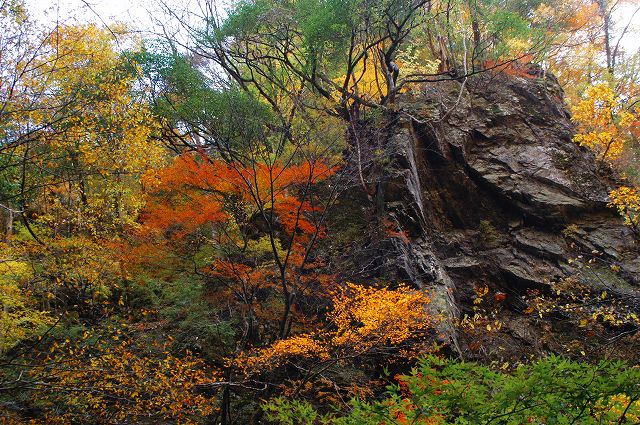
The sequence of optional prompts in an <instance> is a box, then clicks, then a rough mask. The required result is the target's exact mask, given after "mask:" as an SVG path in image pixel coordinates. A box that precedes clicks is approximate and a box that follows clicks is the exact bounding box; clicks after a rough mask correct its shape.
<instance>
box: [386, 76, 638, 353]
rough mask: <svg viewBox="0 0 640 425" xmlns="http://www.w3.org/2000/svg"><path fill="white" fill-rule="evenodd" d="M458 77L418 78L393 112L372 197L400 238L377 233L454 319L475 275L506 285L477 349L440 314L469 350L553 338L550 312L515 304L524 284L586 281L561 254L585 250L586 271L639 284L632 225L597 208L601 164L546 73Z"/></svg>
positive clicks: (395, 273) (602, 188)
mask: <svg viewBox="0 0 640 425" xmlns="http://www.w3.org/2000/svg"><path fill="white" fill-rule="evenodd" d="M460 87H461V84H460V83H459V82H455V81H454V82H450V83H446V84H436V85H424V86H420V87H418V88H414V89H413V91H412V92H411V93H407V94H404V95H402V96H400V98H399V99H398V101H397V104H396V112H395V113H394V114H392V119H390V120H389V122H390V123H391V124H388V126H387V133H386V144H387V145H386V146H385V147H384V149H385V153H386V156H387V157H388V164H387V165H386V166H385V167H384V171H382V172H378V173H379V174H380V175H379V176H378V179H379V180H380V182H381V183H380V185H379V191H381V193H379V194H378V196H382V198H383V199H384V215H385V217H387V220H392V221H393V222H395V223H397V225H398V227H399V228H400V229H401V230H403V231H405V232H406V234H408V238H393V237H392V238H390V239H389V240H387V242H386V244H387V246H386V248H385V249H386V250H387V251H386V252H387V254H386V255H385V258H386V271H387V276H391V277H392V278H393V279H396V280H401V281H405V282H406V281H409V282H412V283H413V284H415V285H417V286H420V287H424V288H432V289H433V290H434V299H435V304H436V305H437V306H438V307H439V308H440V309H441V310H443V311H446V312H447V314H448V316H449V318H450V319H451V322H453V321H454V320H455V319H456V318H460V317H461V316H462V315H464V314H465V313H466V314H471V312H472V306H473V301H474V299H475V298H476V289H475V288H481V287H484V286H487V287H489V288H490V294H496V293H498V291H500V292H502V293H504V294H506V299H505V300H504V301H503V302H502V303H501V304H499V305H496V308H497V309H499V310H500V315H501V317H502V318H503V319H504V322H505V326H504V328H503V329H502V331H501V332H500V334H499V335H498V336H497V337H495V338H494V339H493V342H492V343H490V344H486V346H484V347H481V350H483V351H482V352H481V353H479V352H478V348H477V347H476V348H475V349H474V347H471V345H473V344H471V343H470V341H471V340H470V339H469V338H468V337H467V336H465V335H464V332H462V333H460V332H458V331H457V330H456V328H455V327H454V326H452V325H451V326H445V328H446V329H447V332H448V334H449V336H450V338H451V342H452V343H453V344H452V347H453V348H455V350H459V351H460V352H461V354H462V355H463V356H465V357H475V356H478V357H480V356H482V357H484V358H495V359H503V358H504V359H508V358H513V357H518V356H524V355H527V354H529V353H530V352H532V351H536V352H545V351H560V350H561V349H563V348H564V345H565V344H566V343H567V341H568V340H569V339H570V338H569V337H568V336H567V335H568V334H567V333H566V332H565V333H564V334H563V335H562V336H558V338H556V340H554V339H553V338H549V336H548V335H547V334H549V333H551V334H553V332H549V326H551V325H550V324H549V322H544V321H542V320H539V319H538V318H537V317H536V318H534V317H530V316H528V315H526V314H524V313H523V312H522V311H523V310H524V309H525V308H526V305H525V303H524V301H523V295H525V294H526V292H527V291H528V290H530V289H538V290H540V291H545V290H548V288H549V283H550V282H556V281H559V280H561V279H563V278H566V277H569V276H579V278H580V279H582V281H583V282H587V283H589V278H588V276H586V275H585V273H584V268H580V267H576V266H575V264H576V263H572V264H570V262H569V259H572V258H576V257H577V256H578V255H581V254H582V255H584V256H585V257H583V259H584V260H586V259H587V257H588V256H592V257H594V258H596V260H594V261H595V262H594V264H593V265H592V269H590V270H591V271H592V272H593V271H594V270H595V271H597V270H600V269H603V270H604V269H606V270H609V269H608V267H609V266H611V265H615V267H614V268H615V269H617V268H619V269H620V272H619V276H621V277H620V278H618V277H616V278H615V279H612V280H610V281H602V279H601V277H598V279H597V280H598V281H599V282H591V283H593V285H595V286H597V285H603V286H604V287H607V288H608V289H609V290H610V291H611V290H612V291H616V290H619V291H621V292H620V293H628V294H635V295H637V294H638V285H639V284H640V272H639V271H640V260H638V249H637V246H636V241H635V238H634V235H633V234H632V232H631V231H630V229H629V228H627V227H625V226H624V225H623V223H622V220H621V219H620V218H619V217H618V216H617V215H616V213H615V211H613V210H611V209H610V208H608V207H607V203H608V193H609V191H610V187H611V186H612V185H613V183H612V182H611V181H610V177H607V176H603V175H602V174H603V173H605V171H603V168H602V167H600V168H599V167H598V166H597V163H596V161H595V159H594V157H593V155H592V154H590V153H589V152H588V151H587V150H585V149H582V148H580V147H579V146H577V145H576V144H574V143H573V142H572V141H571V137H572V135H573V131H574V129H573V127H572V125H571V122H570V117H569V114H568V112H567V111H566V109H565V107H564V104H563V101H562V91H561V89H560V87H559V86H558V84H557V82H556V81H555V79H554V78H553V77H552V76H548V77H547V78H546V79H540V78H536V79H530V78H525V77H513V76H506V75H483V76H481V77H478V78H474V79H470V80H469V81H468V82H467V83H466V87H465V89H464V91H463V93H462V95H461V96H458V95H459V91H460ZM457 100H458V102H457V103H456V101H457ZM592 280H593V279H592ZM620 282H625V283H624V284H621V283H620ZM623 286H624V288H623ZM625 291H626V292H625ZM449 324H451V323H449ZM554 326H555V325H554ZM545 330H546V331H545ZM558 335H559V334H558ZM563 338H564V339H565V340H563ZM458 339H459V341H458Z"/></svg>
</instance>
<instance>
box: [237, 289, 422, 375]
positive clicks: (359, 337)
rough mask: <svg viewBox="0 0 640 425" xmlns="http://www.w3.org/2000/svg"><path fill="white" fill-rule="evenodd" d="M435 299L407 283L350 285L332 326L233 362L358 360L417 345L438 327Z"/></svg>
mask: <svg viewBox="0 0 640 425" xmlns="http://www.w3.org/2000/svg"><path fill="white" fill-rule="evenodd" d="M429 303H430V299H429V298H428V297H427V296H426V295H425V294H424V293H423V292H421V291H417V290H413V289H411V288H409V287H407V286H404V285H401V286H400V287H398V288H397V289H388V288H374V287H365V286H361V285H356V284H352V283H349V284H347V285H346V286H344V287H342V288H340V289H338V290H337V291H335V292H334V293H333V294H332V304H333V310H332V311H331V312H329V313H328V314H327V320H328V322H329V323H327V325H328V326H327V327H326V328H324V329H320V330H318V331H316V332H314V333H309V334H303V335H296V336H293V337H290V338H287V339H284V340H279V341H276V342H275V343H273V344H271V345H270V346H268V347H266V348H262V349H257V350H254V351H252V352H250V353H248V354H242V355H240V356H239V357H238V358H236V359H235V360H234V361H233V362H232V363H235V364H236V365H238V366H240V367H241V368H242V369H243V370H244V371H245V372H246V373H256V372H260V371H265V370H271V369H274V368H276V367H278V366H280V365H283V364H285V363H287V362H289V361H293V360H301V359H303V360H304V359H306V360H313V361H315V362H317V363H326V362H332V361H340V360H344V359H348V358H355V357H358V356H362V355H365V354H370V353H374V352H376V351H388V350H392V349H394V348H396V349H397V348H399V347H401V346H402V344H403V343H405V342H408V341H412V343H415V348H417V349H420V348H424V347H423V346H422V345H421V342H424V341H425V340H426V337H427V335H428V333H429V331H430V329H432V327H433V325H434V319H433V318H432V317H431V315H430V314H429V313H428V312H427V305H428V304H429Z"/></svg>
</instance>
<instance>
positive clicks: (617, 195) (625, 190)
mask: <svg viewBox="0 0 640 425" xmlns="http://www.w3.org/2000/svg"><path fill="white" fill-rule="evenodd" d="M609 199H610V200H611V202H610V203H609V206H610V207H612V208H616V209H617V210H618V212H619V213H620V215H621V216H622V217H624V221H625V224H627V225H629V226H631V227H633V228H634V229H637V228H638V220H640V192H638V190H637V189H636V188H634V187H629V186H621V187H619V188H618V189H615V190H612V191H611V193H609Z"/></svg>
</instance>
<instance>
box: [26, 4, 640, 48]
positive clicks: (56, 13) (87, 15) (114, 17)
mask: <svg viewBox="0 0 640 425" xmlns="http://www.w3.org/2000/svg"><path fill="white" fill-rule="evenodd" d="M158 1H159V0H84V1H83V0H54V1H51V0H26V2H27V6H28V10H29V11H30V13H32V14H33V16H35V17H36V18H38V20H40V21H41V22H43V23H45V24H46V23H53V22H56V21H57V22H73V21H76V22H95V23H98V24H106V25H110V24H113V23H115V22H122V23H125V24H127V25H128V27H129V28H131V29H132V30H139V31H142V33H143V34H144V33H148V34H151V33H154V32H158V31H159V27H158V25H156V23H154V19H156V20H159V21H160V22H162V23H164V24H168V23H169V22H168V21H170V20H171V19H170V18H168V17H166V16H164V12H162V11H161V10H160V8H159V7H158ZM162 1H164V2H165V3H166V4H169V5H172V6H173V5H175V8H174V7H172V9H174V10H175V11H176V13H178V14H181V12H180V11H182V10H188V11H190V12H192V13H193V14H194V16H195V15H201V13H199V6H198V4H199V1H202V0H162ZM214 1H216V0H214ZM217 3H218V4H222V1H217ZM634 3H635V2H634ZM639 6H640V5H638V4H623V5H620V6H618V7H617V8H616V10H615V11H614V13H613V16H612V21H613V24H614V27H615V28H614V29H615V33H616V34H619V33H620V32H621V31H622V30H623V29H624V27H625V26H626V25H627V24H628V23H629V22H630V21H631V24H630V26H629V29H628V30H627V32H626V34H625V36H624V38H623V39H622V41H621V43H620V46H621V48H622V49H623V50H624V52H625V55H626V56H627V57H628V56H630V55H632V54H634V53H636V52H638V51H639V50H640V12H638V13H636V14H635V15H634V16H633V18H632V15H633V14H634V11H635V10H636V9H637V8H638V7H639ZM617 40H618V38H617V37H614V38H613V42H614V43H616V42H617Z"/></svg>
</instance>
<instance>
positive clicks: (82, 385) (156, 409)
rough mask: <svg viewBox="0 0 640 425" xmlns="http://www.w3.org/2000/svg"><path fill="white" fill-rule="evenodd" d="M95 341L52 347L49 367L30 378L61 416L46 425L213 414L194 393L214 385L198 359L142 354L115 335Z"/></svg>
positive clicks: (185, 419) (193, 418) (188, 419)
mask: <svg viewBox="0 0 640 425" xmlns="http://www.w3.org/2000/svg"><path fill="white" fill-rule="evenodd" d="M96 337H97V335H93V334H89V333H85V335H84V341H82V342H81V343H78V344H74V343H69V342H67V343H65V344H63V345H62V346H60V347H56V349H55V350H56V353H55V354H53V355H52V356H51V357H50V359H49V362H47V363H46V365H45V366H44V367H43V368H42V369H40V368H38V369H36V370H35V371H34V372H33V374H34V375H36V376H35V377H36V378H38V379H42V380H43V381H44V382H47V383H48V384H49V385H50V387H51V388H55V390H52V391H46V390H45V391H44V392H43V394H44V395H46V400H47V401H48V402H50V403H51V402H53V403H56V404H57V405H58V406H61V407H60V409H61V411H63V412H64V413H63V414H59V413H60V411H58V412H57V413H55V415H54V413H53V412H54V411H53V410H52V411H51V413H50V414H51V416H50V417H48V418H47V419H48V420H50V421H51V422H53V423H58V422H60V423H87V422H91V423H114V422H118V423H124V422H127V423H139V421H141V420H144V421H157V422H156V423H160V422H162V423H164V422H165V421H170V422H171V423H182V424H188V423H197V419H198V418H200V419H201V418H203V417H206V416H207V415H209V414H211V413H212V412H213V411H214V410H215V403H213V402H212V401H211V400H210V399H209V397H208V396H206V395H204V394H202V392H201V391H198V387H199V386H206V385H210V384H212V383H214V382H216V381H217V380H218V377H217V375H216V373H215V372H213V371H211V370H208V369H207V368H206V366H205V363H204V361H203V360H202V359H200V358H197V357H195V356H193V355H192V354H191V353H186V354H185V355H183V356H180V357H177V356H175V355H173V354H171V353H169V352H168V351H166V350H165V351H162V352H158V353H152V354H143V353H142V352H140V349H139V348H138V347H136V346H135V344H134V342H133V341H132V340H131V339H129V338H128V337H127V336H126V335H125V334H124V333H123V332H121V331H119V330H117V331H113V332H111V335H110V338H105V339H103V340H102V341H100V342H96ZM103 338H104V336H103ZM108 339H111V341H110V342H109V341H108ZM57 364H64V365H65V367H64V368H62V369H60V368H57V367H56V366H55V365H57ZM47 365H48V366H47ZM40 397H42V395H41V396H40ZM48 423H49V422H48Z"/></svg>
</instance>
